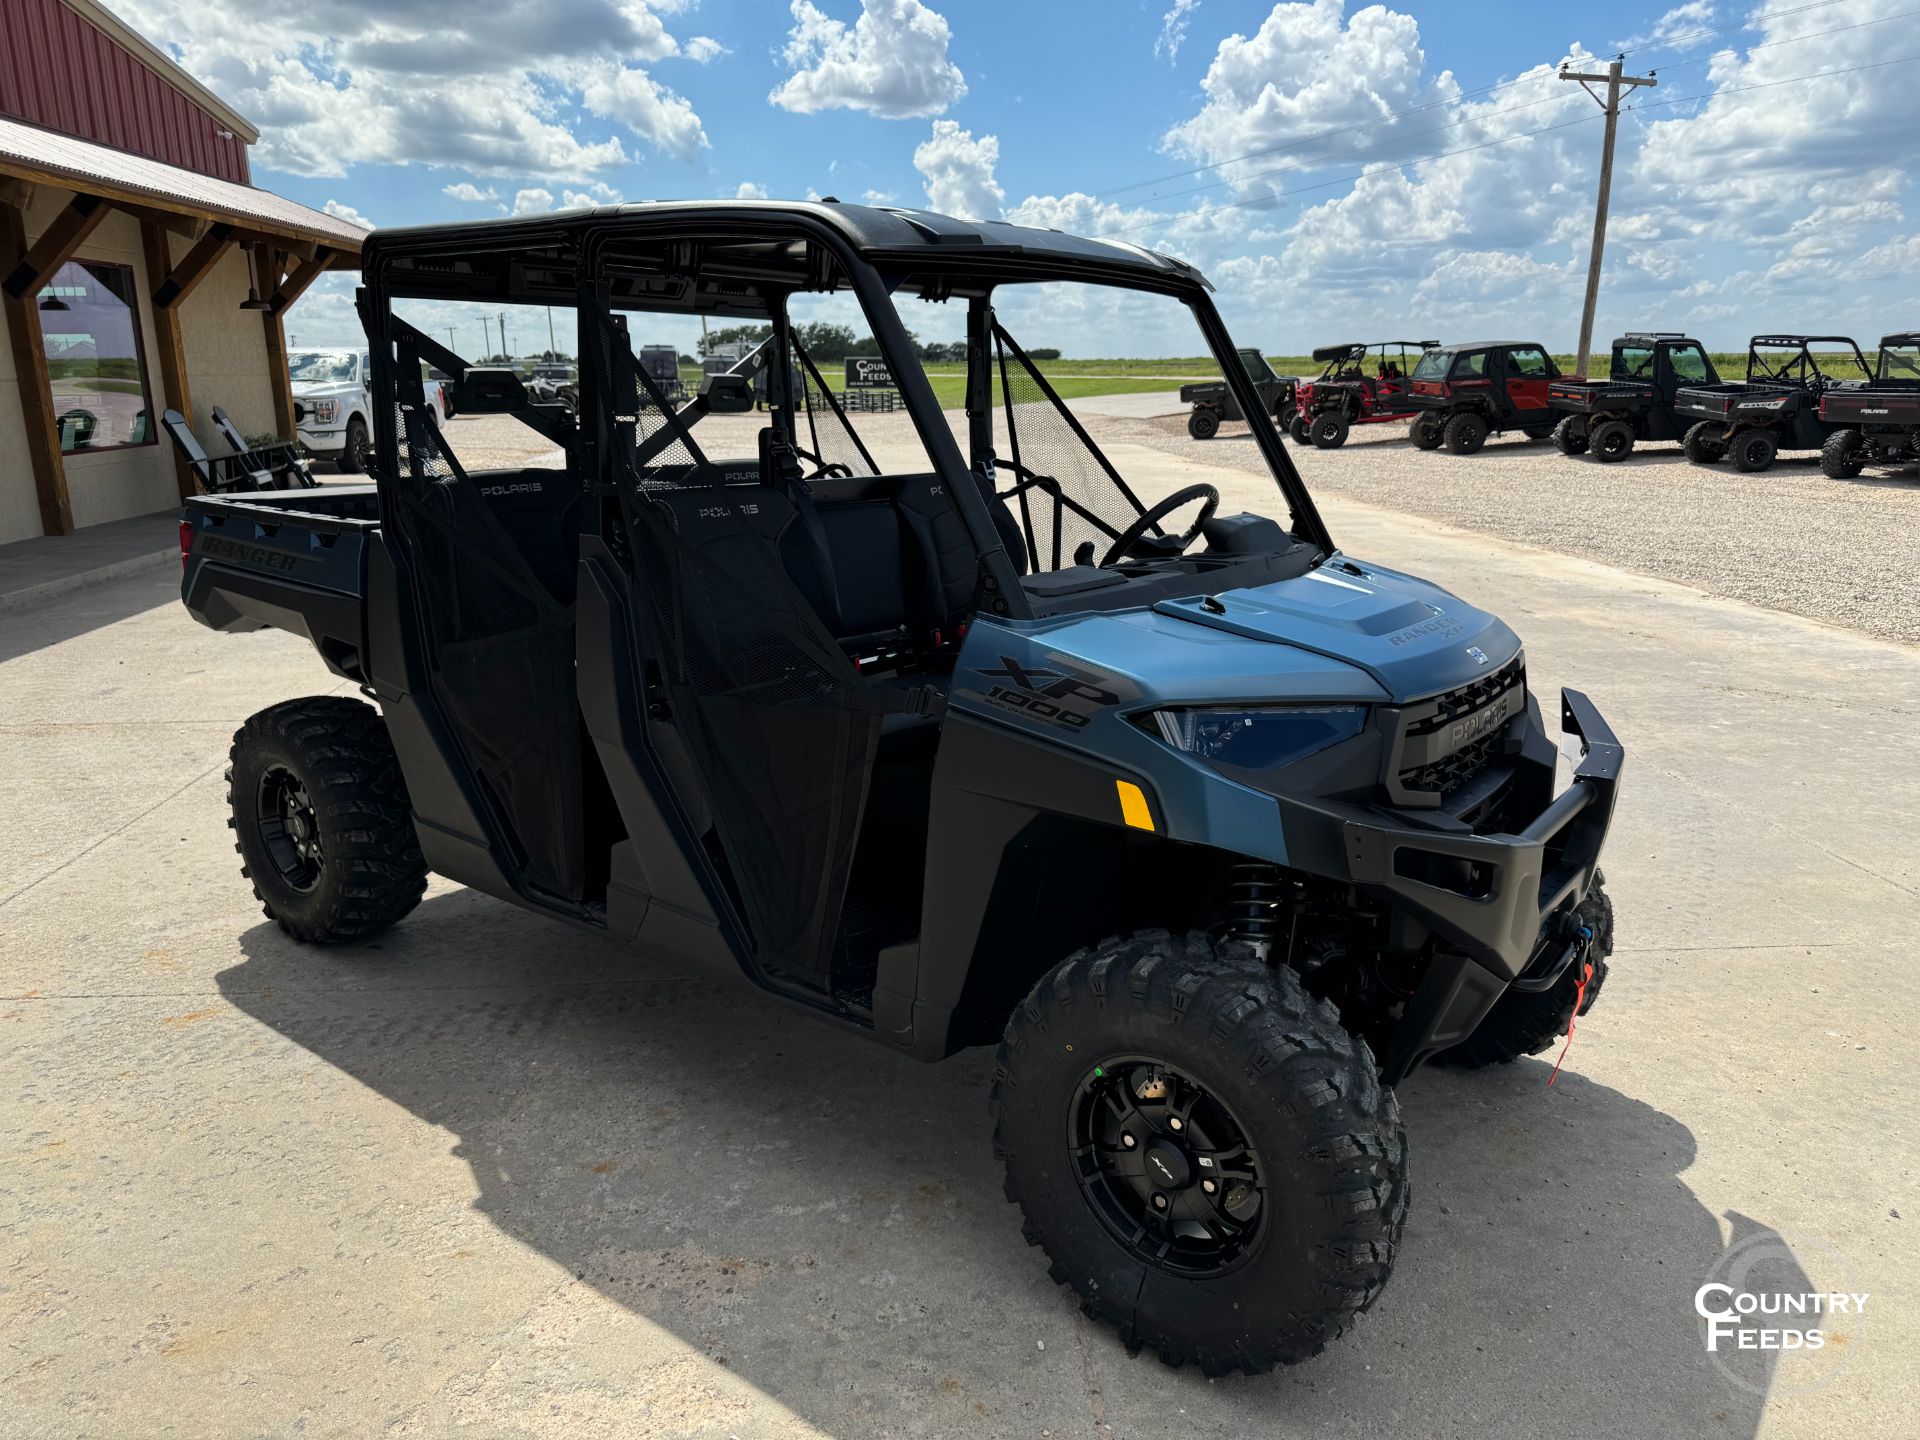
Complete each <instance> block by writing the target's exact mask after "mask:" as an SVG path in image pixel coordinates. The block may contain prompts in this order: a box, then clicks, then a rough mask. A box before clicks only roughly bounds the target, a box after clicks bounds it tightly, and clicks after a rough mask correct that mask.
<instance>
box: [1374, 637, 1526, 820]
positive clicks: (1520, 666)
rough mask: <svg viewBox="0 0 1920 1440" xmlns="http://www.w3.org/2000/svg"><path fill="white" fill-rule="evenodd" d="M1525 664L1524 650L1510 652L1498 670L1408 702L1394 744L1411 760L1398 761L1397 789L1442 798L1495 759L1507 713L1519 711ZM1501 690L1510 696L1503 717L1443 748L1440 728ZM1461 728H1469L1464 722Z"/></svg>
mask: <svg viewBox="0 0 1920 1440" xmlns="http://www.w3.org/2000/svg"><path fill="white" fill-rule="evenodd" d="M1526 663H1527V662H1526V657H1525V656H1524V655H1515V656H1514V657H1513V659H1511V660H1509V661H1508V662H1507V663H1506V664H1504V665H1502V666H1501V667H1500V668H1499V669H1497V670H1494V671H1491V672H1489V673H1488V674H1486V675H1483V676H1481V677H1480V678H1479V679H1478V680H1475V681H1473V682H1471V683H1470V684H1466V685H1462V686H1460V687H1459V688H1458V689H1454V690H1449V691H1447V692H1446V693H1445V694H1444V695H1438V696H1435V697H1434V698H1433V699H1431V700H1427V701H1423V702H1421V703H1420V704H1418V705H1416V706H1412V707H1409V710H1408V712H1407V717H1406V719H1405V721H1404V722H1403V728H1402V730H1401V732H1400V733H1401V739H1400V742H1399V746H1398V747H1397V750H1398V754H1399V758H1400V759H1402V760H1404V761H1410V762H1412V763H1409V764H1403V765H1402V766H1401V767H1400V769H1399V770H1398V772H1397V774H1396V776H1395V779H1396V781H1397V782H1398V788H1399V789H1400V790H1401V791H1402V792H1404V793H1405V794H1407V795H1408V796H1410V797H1412V796H1427V797H1434V798H1436V799H1440V800H1444V799H1445V798H1447V797H1448V796H1450V795H1452V794H1453V793H1454V792H1455V791H1456V790H1458V789H1459V788H1460V787H1461V786H1463V785H1465V784H1466V783H1467V782H1468V781H1469V780H1472V779H1473V778H1474V777H1475V776H1477V775H1478V774H1480V772H1481V771H1483V770H1485V769H1486V768H1487V766H1488V765H1489V764H1491V763H1492V762H1493V761H1494V760H1495V759H1496V758H1498V756H1499V755H1500V754H1501V753H1502V750H1503V748H1504V742H1505V737H1506V734H1507V731H1508V729H1509V728H1510V727H1511V723H1512V718H1513V717H1514V716H1516V715H1519V714H1522V713H1524V711H1525V704H1526V684H1527V669H1526ZM1506 695H1513V696H1515V697H1516V699H1515V701H1514V702H1513V703H1511V704H1510V705H1509V707H1508V712H1507V715H1506V717H1505V718H1504V719H1501V720H1499V721H1498V722H1497V723H1492V724H1490V725H1489V726H1488V728H1487V729H1485V730H1483V731H1478V732H1475V733H1472V734H1471V736H1470V738H1468V739H1466V740H1465V741H1464V742H1462V743H1460V744H1459V745H1457V746H1455V747H1453V748H1447V747H1448V741H1449V740H1450V739H1451V738H1452V737H1451V736H1449V735H1448V734H1447V733H1446V732H1447V731H1448V730H1449V728H1451V727H1454V726H1456V725H1458V724H1459V722H1461V721H1463V720H1466V719H1468V717H1471V716H1475V715H1478V714H1480V712H1482V711H1483V710H1485V709H1486V707H1487V706H1489V705H1493V704H1495V703H1496V702H1498V701H1499V700H1500V699H1501V697H1502V696H1506ZM1486 718H1487V719H1488V720H1491V719H1492V717H1491V716H1489V717H1486ZM1483 723H1484V722H1483ZM1461 728H1462V729H1468V730H1471V729H1472V727H1471V726H1470V725H1469V726H1462V727H1461ZM1429 803H1432V802H1431V801H1429Z"/></svg>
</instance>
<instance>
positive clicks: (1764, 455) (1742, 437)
mask: <svg viewBox="0 0 1920 1440" xmlns="http://www.w3.org/2000/svg"><path fill="white" fill-rule="evenodd" d="M1727 453H1728V454H1729V455H1731V456H1733V468H1734V469H1736V470H1739V471H1742V472H1744V473H1746V474H1749V475H1752V474H1757V473H1758V472H1759V471H1762V470H1766V469H1769V468H1771V466H1772V465H1773V457H1774V456H1775V455H1777V454H1779V453H1780V446H1779V444H1778V443H1777V442H1775V440H1774V438H1773V432H1772V431H1771V430H1743V431H1741V432H1740V434H1738V435H1736V436H1734V437H1733V440H1732V442H1731V443H1730V444H1728V446H1727Z"/></svg>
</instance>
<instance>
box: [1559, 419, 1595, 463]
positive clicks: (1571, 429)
mask: <svg viewBox="0 0 1920 1440" xmlns="http://www.w3.org/2000/svg"><path fill="white" fill-rule="evenodd" d="M1553 444H1554V448H1555V449H1556V450H1558V451H1559V452H1560V453H1561V454H1562V455H1581V454H1585V453H1586V449H1587V422H1586V421H1585V420H1583V419H1581V418H1580V417H1579V416H1578V415H1568V416H1566V417H1564V418H1563V419H1562V420H1561V421H1560V423H1559V424H1558V425H1556V426H1554V427H1553Z"/></svg>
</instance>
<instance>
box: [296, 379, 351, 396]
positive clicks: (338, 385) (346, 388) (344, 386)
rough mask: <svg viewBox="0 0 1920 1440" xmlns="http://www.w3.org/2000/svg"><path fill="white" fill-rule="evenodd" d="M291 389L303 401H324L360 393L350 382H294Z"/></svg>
mask: <svg viewBox="0 0 1920 1440" xmlns="http://www.w3.org/2000/svg"><path fill="white" fill-rule="evenodd" d="M292 388H293V393H294V394H295V395H298V396H299V397H300V398H301V399H303V400H326V399H331V398H333V397H335V396H343V395H355V394H358V393H359V391H360V387H359V385H357V384H356V383H355V382H353V381H351V380H296V381H294V382H293V387H292Z"/></svg>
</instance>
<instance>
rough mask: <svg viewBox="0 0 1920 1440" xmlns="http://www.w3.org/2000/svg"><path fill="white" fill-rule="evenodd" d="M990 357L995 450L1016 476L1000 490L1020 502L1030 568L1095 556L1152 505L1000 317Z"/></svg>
mask: <svg viewBox="0 0 1920 1440" xmlns="http://www.w3.org/2000/svg"><path fill="white" fill-rule="evenodd" d="M993 360H994V381H995V383H996V384H997V385H998V387H999V390H1000V399H1001V404H1000V407H999V411H998V416H997V418H998V421H999V423H998V425H997V427H996V431H997V433H996V435H995V451H996V454H997V455H998V456H999V457H1000V463H1001V465H1002V466H1003V467H1005V468H1007V469H1010V470H1012V471H1013V473H1014V476H1015V477H1016V480H1017V482H1018V483H1017V484H1016V485H1015V487H1014V489H1013V490H1012V491H1008V492H1003V493H1005V494H1007V495H1009V496H1011V498H1012V499H1013V503H1014V505H1015V506H1016V507H1017V511H1018V514H1019V516H1020V528H1021V529H1022V531H1024V532H1025V538H1026V543H1027V563H1028V566H1029V568H1031V569H1033V570H1036V571H1040V570H1058V569H1060V568H1061V567H1062V566H1064V565H1071V564H1073V563H1075V556H1076V553H1078V552H1080V550H1081V547H1082V546H1086V545H1091V546H1092V548H1093V555H1092V558H1093V559H1094V560H1098V559H1099V558H1100V557H1101V556H1102V555H1104V554H1105V553H1106V550H1107V547H1108V545H1110V544H1111V543H1112V542H1113V541H1114V540H1116V539H1118V538H1119V537H1120V535H1121V533H1122V532H1123V531H1125V530H1126V528H1127V526H1129V525H1131V524H1132V523H1133V522H1134V521H1135V520H1137V519H1139V518H1140V516H1141V515H1143V514H1144V513H1146V508H1147V507H1146V506H1144V505H1142V504H1141V503H1140V501H1139V499H1138V498H1137V497H1136V496H1135V495H1134V493H1133V491H1132V490H1131V489H1130V488H1129V487H1128V485H1127V482H1126V481H1125V480H1122V479H1121V478H1120V472H1119V471H1117V470H1115V469H1114V468H1113V466H1112V464H1111V463H1110V462H1109V461H1108V460H1107V457H1106V456H1105V455H1103V454H1102V453H1101V452H1100V448H1099V447H1098V446H1097V445H1095V444H1094V443H1093V440H1092V438H1091V437H1090V436H1089V435H1088V434H1087V432H1086V431H1085V430H1084V429H1083V428H1081V425H1080V422H1079V421H1078V420H1076V419H1075V418H1074V417H1073V413H1072V412H1071V411H1070V410H1068V409H1067V407H1066V405H1065V404H1064V403H1063V402H1062V401H1061V399H1060V397H1059V395H1057V394H1056V393H1055V392H1054V389H1053V387H1052V386H1051V385H1049V384H1048V383H1047V381H1046V377H1045V376H1043V375H1042V374H1041V373H1040V371H1039V369H1038V368H1037V367H1036V366H1035V365H1034V363H1033V361H1031V360H1030V359H1028V358H1027V354H1026V352H1025V351H1024V350H1022V349H1021V348H1020V346H1019V345H1018V344H1017V343H1015V341H1014V338H1013V337H1012V336H1011V335H1009V334H1008V333H1007V332H1006V330H1005V328H1004V327H1002V326H1001V324H1000V322H999V321H998V320H995V321H994V322H993ZM1150 533H1152V534H1156V535H1157V534H1160V533H1161V530H1160V527H1159V526H1158V525H1155V526H1154V527H1153V528H1152V530H1151V531H1150Z"/></svg>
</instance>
